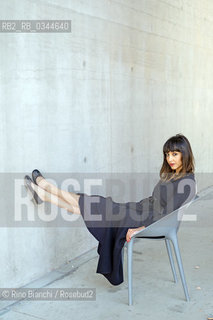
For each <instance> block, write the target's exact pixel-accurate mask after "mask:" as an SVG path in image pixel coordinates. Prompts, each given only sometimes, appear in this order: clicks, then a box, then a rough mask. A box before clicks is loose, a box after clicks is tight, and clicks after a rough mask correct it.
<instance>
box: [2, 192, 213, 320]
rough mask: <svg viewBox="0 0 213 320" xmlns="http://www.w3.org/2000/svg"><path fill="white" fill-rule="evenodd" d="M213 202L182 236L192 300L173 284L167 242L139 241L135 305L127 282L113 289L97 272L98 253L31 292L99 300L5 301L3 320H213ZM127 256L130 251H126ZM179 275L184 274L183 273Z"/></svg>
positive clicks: (207, 202) (187, 224)
mask: <svg viewBox="0 0 213 320" xmlns="http://www.w3.org/2000/svg"><path fill="white" fill-rule="evenodd" d="M212 204H213V201H212V200H209V199H208V197H207V199H206V200H205V201H202V202H200V203H199V202H198V203H197V204H196V207H195V206H194V207H193V205H192V206H191V207H190V210H191V211H189V212H190V213H193V214H195V213H196V212H197V213H199V214H198V215H197V217H198V220H197V221H196V222H182V224H181V227H180V230H179V233H178V237H179V245H180V249H181V254H182V260H183V266H184V270H185V276H186V281H187V284H188V289H189V295H190V301H189V302H186V301H185V297H184V292H183V288H182V284H181V281H180V278H179V277H178V283H177V284H175V283H174V282H173V277H172V272H171V269H170V264H169V260H168V256H167V252H166V247H165V244H164V241H161V240H148V239H142V240H139V239H137V240H136V241H135V245H134V255H133V257H134V262H133V272H134V275H133V280H134V283H133V296H134V297H133V305H132V306H129V305H128V287H127V266H126V262H127V259H126V252H125V258H124V276H125V281H124V282H123V283H122V284H121V285H119V286H112V285H111V284H110V283H109V282H108V281H107V280H106V279H105V278H104V277H103V276H102V275H100V274H97V273H96V267H97V259H98V256H97V252H96V248H94V249H93V250H91V251H89V252H87V253H86V254H84V255H82V256H81V257H79V258H77V259H76V260H75V261H72V263H69V264H67V265H64V266H62V267H61V268H59V269H57V270H55V271H53V272H51V273H50V274H48V275H46V276H45V277H43V278H42V279H38V280H37V281H34V282H33V283H30V284H28V285H27V286H26V287H37V288H39V287H44V286H45V287H46V288H64V287H67V288H95V289H96V300H94V301H74V300H72V301H26V300H22V301H19V302H15V301H1V302H0V307H1V310H0V319H4V320H19V319H20V320H35V319H43V320H50V319H51V320H55V319H57V320H59V319H70V318H75V319H79V320H81V319H87V320H89V319H100V318H101V320H104V319H109V318H111V319H119V318H122V319H129V318H130V317H131V318H132V317H133V318H134V319H147V318H148V319H151V320H152V319H153V320H154V319H157V318H160V319H193V320H198V319H207V318H208V317H213V272H212V267H213V256H212V252H213V250H212V249H213V232H212V226H213V215H212V208H213V206H212ZM125 251H126V249H125ZM178 276H179V274H178Z"/></svg>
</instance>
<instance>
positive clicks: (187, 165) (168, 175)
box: [160, 133, 195, 181]
mask: <svg viewBox="0 0 213 320" xmlns="http://www.w3.org/2000/svg"><path fill="white" fill-rule="evenodd" d="M169 151H171V152H172V151H179V152H181V160H182V168H181V170H180V172H179V173H178V174H176V173H175V170H173V169H172V168H171V167H170V165H169V164H168V162H167V160H166V154H167V152H169ZM163 156H164V159H163V164H162V167H161V170H160V178H161V180H163V181H169V180H171V179H174V180H177V179H179V178H181V177H184V176H185V175H186V174H188V173H191V172H193V173H194V163H195V160H194V156H193V153H192V149H191V145H190V143H189V140H188V139H187V138H186V137H185V136H184V135H182V134H180V133H179V134H176V135H175V136H173V137H171V138H169V139H168V140H167V141H166V142H165V143H164V146H163Z"/></svg>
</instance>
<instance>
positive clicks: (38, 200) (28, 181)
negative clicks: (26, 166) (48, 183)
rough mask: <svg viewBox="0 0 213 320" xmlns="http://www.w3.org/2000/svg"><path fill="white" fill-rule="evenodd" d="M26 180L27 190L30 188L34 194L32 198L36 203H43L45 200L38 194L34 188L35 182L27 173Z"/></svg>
mask: <svg viewBox="0 0 213 320" xmlns="http://www.w3.org/2000/svg"><path fill="white" fill-rule="evenodd" d="M24 182H25V187H26V189H27V190H29V191H30V192H31V194H32V196H33V198H32V200H33V202H34V203H35V204H41V203H42V202H43V200H41V198H40V197H39V196H38V194H37V193H36V192H35V191H34V190H33V188H32V186H31V183H32V182H33V181H32V179H31V178H30V177H29V176H28V175H26V176H25V177H24Z"/></svg>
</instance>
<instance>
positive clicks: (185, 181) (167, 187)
mask: <svg viewBox="0 0 213 320" xmlns="http://www.w3.org/2000/svg"><path fill="white" fill-rule="evenodd" d="M195 184H196V183H195V179H194V174H193V173H189V174H187V175H185V176H184V177H182V178H180V179H178V180H174V179H172V180H170V181H169V182H162V181H161V180H160V181H159V182H158V183H157V184H156V186H155V188H154V190H153V192H152V196H150V197H148V198H145V199H142V200H141V201H139V202H127V203H118V202H114V201H113V200H112V198H111V197H103V196H99V195H91V196H90V195H87V194H85V193H77V194H79V195H80V198H79V206H80V211H81V214H82V217H83V219H84V222H85V225H86V227H87V229H88V230H89V232H90V233H91V234H92V235H93V236H94V237H95V238H96V239H97V240H98V242H99V244H98V248H97V252H98V254H99V260H98V266H97V270H96V272H97V273H101V274H103V275H104V276H105V277H106V278H107V280H108V281H109V282H110V283H111V284H113V285H119V284H121V283H122V282H123V265H122V257H121V251H122V248H123V246H124V243H125V241H126V233H127V231H128V229H129V228H138V227H141V226H145V227H147V226H149V225H150V224H152V223H153V222H155V221H157V220H159V219H160V218H162V217H163V216H165V215H167V214H168V213H171V212H172V211H174V210H176V209H178V208H179V207H181V206H182V205H184V204H185V203H186V202H188V201H190V200H191V199H193V198H194V196H195V193H196V186H195ZM178 186H179V187H178ZM181 186H182V187H183V188H182V190H181Z"/></svg>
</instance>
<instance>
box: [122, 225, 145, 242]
mask: <svg viewBox="0 0 213 320" xmlns="http://www.w3.org/2000/svg"><path fill="white" fill-rule="evenodd" d="M144 228H145V226H142V227H139V228H134V229H128V231H127V233H126V241H127V242H129V241H130V240H131V237H132V236H133V235H134V234H135V233H137V232H138V231H141V230H143V229H144Z"/></svg>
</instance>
